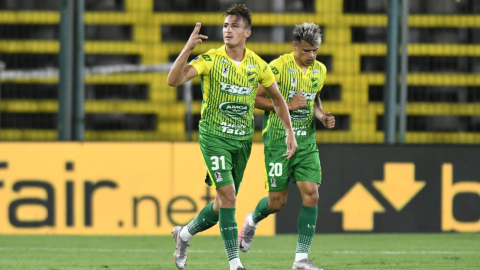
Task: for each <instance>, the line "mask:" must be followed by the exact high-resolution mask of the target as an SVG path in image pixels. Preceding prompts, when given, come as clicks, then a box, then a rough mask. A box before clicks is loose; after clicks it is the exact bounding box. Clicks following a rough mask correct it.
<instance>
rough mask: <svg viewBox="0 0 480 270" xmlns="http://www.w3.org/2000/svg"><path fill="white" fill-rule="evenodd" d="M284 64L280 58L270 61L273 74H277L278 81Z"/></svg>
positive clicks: (276, 79)
mask: <svg viewBox="0 0 480 270" xmlns="http://www.w3.org/2000/svg"><path fill="white" fill-rule="evenodd" d="M282 66H283V65H282V63H281V62H280V60H279V59H278V58H277V59H275V60H273V61H272V62H270V68H271V69H272V72H273V75H275V81H277V83H278V82H279V81H280V72H281V71H282Z"/></svg>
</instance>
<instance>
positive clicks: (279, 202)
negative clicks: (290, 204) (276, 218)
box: [268, 198, 287, 212]
mask: <svg viewBox="0 0 480 270" xmlns="http://www.w3.org/2000/svg"><path fill="white" fill-rule="evenodd" d="M286 203H287V200H286V199H283V198H279V199H275V200H270V201H269V204H268V208H270V211H272V212H278V211H281V210H282V209H283V207H284V206H285V204H286Z"/></svg>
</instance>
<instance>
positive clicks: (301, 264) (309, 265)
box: [292, 258, 323, 270]
mask: <svg viewBox="0 0 480 270" xmlns="http://www.w3.org/2000/svg"><path fill="white" fill-rule="evenodd" d="M292 269H311V270H323V268H320V267H316V266H315V265H314V264H313V262H312V261H311V260H309V259H307V258H305V259H302V260H300V261H298V262H294V263H293V267H292Z"/></svg>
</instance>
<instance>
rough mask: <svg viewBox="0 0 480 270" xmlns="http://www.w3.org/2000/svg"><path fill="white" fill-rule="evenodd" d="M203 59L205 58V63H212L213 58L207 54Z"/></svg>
mask: <svg viewBox="0 0 480 270" xmlns="http://www.w3.org/2000/svg"><path fill="white" fill-rule="evenodd" d="M202 57H203V59H205V61H212V58H210V56H208V55H206V54H202Z"/></svg>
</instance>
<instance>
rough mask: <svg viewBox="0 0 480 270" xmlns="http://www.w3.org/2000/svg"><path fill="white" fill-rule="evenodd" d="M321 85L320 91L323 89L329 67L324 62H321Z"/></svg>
mask: <svg viewBox="0 0 480 270" xmlns="http://www.w3.org/2000/svg"><path fill="white" fill-rule="evenodd" d="M320 69H321V71H320V76H321V77H320V85H319V86H318V91H320V90H322V88H323V84H324V83H325V79H326V78H327V67H326V66H325V65H324V64H320Z"/></svg>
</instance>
